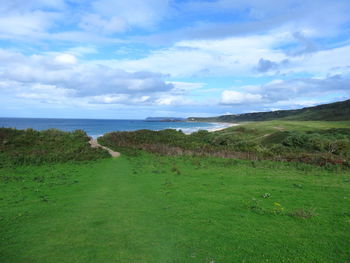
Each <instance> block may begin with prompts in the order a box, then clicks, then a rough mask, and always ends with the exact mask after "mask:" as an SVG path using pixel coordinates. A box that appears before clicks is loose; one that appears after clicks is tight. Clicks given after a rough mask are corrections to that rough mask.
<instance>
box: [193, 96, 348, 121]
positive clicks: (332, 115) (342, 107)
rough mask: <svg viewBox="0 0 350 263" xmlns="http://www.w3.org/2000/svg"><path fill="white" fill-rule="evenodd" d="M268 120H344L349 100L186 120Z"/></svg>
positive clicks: (346, 116)
mask: <svg viewBox="0 0 350 263" xmlns="http://www.w3.org/2000/svg"><path fill="white" fill-rule="evenodd" d="M269 120H298V121H346V120H350V100H345V101H340V102H335V103H330V104H323V105H318V106H314V107H307V108H302V109H298V110H279V111H269V112H254V113H244V114H234V115H222V116H218V117H209V118H197V117H190V118H188V119H187V121H203V122H244V121H269Z"/></svg>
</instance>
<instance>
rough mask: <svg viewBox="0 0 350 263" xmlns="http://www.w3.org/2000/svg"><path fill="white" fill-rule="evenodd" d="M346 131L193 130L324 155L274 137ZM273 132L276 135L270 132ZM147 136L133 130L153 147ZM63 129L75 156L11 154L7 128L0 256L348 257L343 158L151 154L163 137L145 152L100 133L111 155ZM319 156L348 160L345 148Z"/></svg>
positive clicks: (339, 136) (341, 135)
mask: <svg viewBox="0 0 350 263" xmlns="http://www.w3.org/2000/svg"><path fill="white" fill-rule="evenodd" d="M242 127H243V128H244V130H243V131H244V132H242V130H240V129H241V128H242ZM332 129H336V130H332ZM339 129H340V130H339ZM347 129H349V123H348V122H339V123H336V122H334V123H333V122H332V123H331V122H329V123H326V122H312V123H311V122H265V123H260V124H258V123H250V124H245V125H241V126H238V127H232V128H229V129H226V130H223V131H220V132H216V133H209V134H208V133H205V132H204V133H203V134H201V132H200V133H199V134H195V135H194V137H195V136H197V137H199V136H203V137H204V138H207V139H208V138H209V137H206V136H216V137H220V136H222V137H224V138H226V137H228V136H233V137H234V136H236V137H235V138H241V141H249V140H255V141H257V142H258V145H261V146H262V147H263V146H264V145H267V146H266V147H272V146H273V145H274V144H279V143H280V144H281V145H282V147H286V148H288V147H289V149H295V150H300V151H305V152H307V153H308V154H311V153H314V152H315V151H316V152H317V153H322V154H323V153H324V151H325V150H324V149H318V150H315V149H313V148H305V147H302V148H301V147H300V146H298V144H292V146H290V145H288V144H286V145H284V144H282V143H281V141H282V142H283V141H284V140H287V139H286V138H289V137H288V136H291V135H292V136H295V134H294V133H293V132H294V131H296V132H298V134H297V135H298V136H299V135H300V134H299V132H300V133H302V134H306V135H310V134H311V135H312V137H313V136H314V135H315V134H314V133H315V132H316V133H317V134H320V135H317V136H316V137H317V139H318V140H321V141H324V140H330V141H333V142H334V140H338V141H339V140H343V141H345V142H346V140H347V137H346V136H347V135H346V134H347ZM330 130H331V132H330ZM252 131H254V132H255V134H254V135H252V134H250V132H252ZM323 131H325V133H323ZM7 132H8V131H7ZM286 132H287V135H286V134H284V133H286ZM309 132H311V133H309ZM10 133H11V132H10ZM274 133H277V134H278V133H282V135H283V136H280V137H278V136H277V137H278V138H275V137H270V136H271V135H272V134H274ZM40 134H41V133H38V134H36V135H31V136H34V137H35V138H36V136H39V135H40ZM131 134H134V133H131ZM160 134H161V135H162V133H160ZM167 134H168V135H169V134H171V132H169V131H168V133H167ZM174 134H175V136H179V138H180V139H181V138H182V136H183V135H182V134H180V133H174ZM178 134H180V135H178ZM228 134H231V135H228ZM266 134H268V135H266ZM122 135H123V136H124V134H123V133H122ZM134 135H135V134H134ZM149 135H150V136H148V137H147V136H146V137H145V136H144V133H141V135H138V136H139V137H137V136H133V135H130V136H133V137H131V138H133V139H135V140H138V141H136V142H137V143H140V141H139V140H141V139H140V137H141V138H143V139H147V141H146V142H147V143H148V144H149V145H151V144H150V142H152V143H153V141H154V138H153V137H152V136H153V133H149ZM158 135H159V133H158ZM21 136H24V135H23V134H22V135H21ZM60 136H61V137H60V138H61V139H60V140H58V142H57V145H61V144H62V141H67V140H69V138H71V137H72V136H73V137H74V136H78V138H81V140H78V141H79V143H76V144H74V145H75V146H74V149H75V151H77V152H80V158H79V159H77V160H74V161H71V160H70V161H67V159H64V158H63V157H62V156H61V155H66V153H67V152H71V151H70V150H69V147H68V146H67V147H68V148H67V149H66V151H62V150H60V151H55V150H53V149H52V150H51V152H54V153H53V154H52V155H50V156H51V157H50V158H47V159H45V158H44V157H42V162H40V163H35V162H34V163H32V164H31V163H29V159H28V160H26V161H25V162H21V163H18V162H16V161H15V160H16V156H17V155H14V154H13V153H14V152H16V148H17V147H16V146H13V142H14V141H16V138H18V136H13V137H11V136H9V135H8V136H7V137H6V138H7V139H6V148H4V147H5V146H3V147H2V148H0V149H1V156H2V158H3V160H6V162H3V163H2V167H1V168H0V262H4V263H7V262H15V263H18V262H25V263H29V262H35V263H41V262H45V263H47V262H83V263H88V262H91V263H98V262H122V263H124V262H126V263H128V262H133V263H134V262H140V263H147V262H150V263H157V262H159V263H166V262H169V263H170V262H179V263H180V262H181V263H183V262H201V263H202V262H208V263H214V262H215V263H220V262H293V263H294V262H298V263H299V262H300V263H302V262H317V263H322V262H324V263H329V262H344V263H345V262H349V261H350V250H349V247H350V169H349V167H348V166H347V165H344V163H341V164H335V165H334V164H332V163H329V164H327V165H321V166H320V165H311V164H307V163H303V162H295V161H293V162H286V161H283V162H282V161H280V162H277V161H273V160H268V159H266V160H263V159H256V160H251V159H249V160H239V159H233V158H222V157H215V156H196V154H187V153H190V152H186V151H182V152H181V154H174V155H163V154H161V153H159V152H158V153H157V152H156V151H155V150H156V149H159V147H160V146H159V144H158V148H157V147H154V148H152V149H153V150H154V151H153V152H148V151H147V149H148V148H147V147H145V149H144V148H143V147H140V146H139V148H137V147H136V146H134V144H130V140H128V141H127V142H120V143H119V145H117V144H115V142H116V141H108V140H107V138H108V136H110V135H106V136H105V137H103V138H101V140H100V142H101V143H103V144H106V145H108V146H109V147H111V148H113V149H114V150H120V151H121V152H122V155H121V157H119V158H109V157H108V156H106V155H105V152H104V151H102V150H96V149H93V150H92V152H90V149H89V148H86V146H87V145H88V142H87V141H86V139H84V138H85V136H86V135H84V134H80V135H77V134H76V135H72V134H70V133H62V134H61V135H60ZM180 136H181V137H180ZM24 137H25V136H24ZM39 137H40V136H39ZM165 137H166V136H164V138H165ZM194 137H189V138H190V140H191V141H192V143H193V144H192V146H190V147H193V148H192V149H196V148H195V146H196V143H197V142H198V141H200V140H199V139H198V140H197V139H193V138H194ZM197 137H195V138H197ZM203 137H202V139H203ZM306 137H307V136H306ZM9 138H10V139H9ZM11 138H12V139H11ZM21 138H22V139H23V137H21ZM25 138H26V137H25ZM121 138H125V137H121ZM162 138H163V137H161V136H160V138H159V140H160V139H162ZM168 138H171V137H169V136H168ZM293 138H294V137H293ZM192 139H193V140H192ZM309 139H310V138H308V137H307V138H306V139H305V138H304V140H306V141H309ZM23 140H24V139H23ZM164 140H165V139H164ZM181 140H182V139H181ZM181 140H180V141H179V142H178V143H179V144H178V145H177V146H176V147H178V148H179V149H181V147H180V146H179V145H180V143H183V141H181ZM185 140H188V139H185ZM288 140H290V139H288ZM25 141H26V140H25ZM31 141H32V142H33V141H35V142H37V139H34V140H33V138H32V139H31ZM41 141H42V143H43V145H47V144H46V143H45V141H46V140H45V139H43V138H42V139H41ZM48 141H51V140H47V142H48ZM171 141H172V139H169V140H168V141H166V142H167V143H171ZM108 142H109V143H108ZM136 142H135V145H136ZM141 142H142V141H141ZM146 142H145V141H144V142H143V144H142V143H141V144H139V145H141V146H142V145H146ZM209 142H211V141H209ZM126 143H128V144H126ZM162 143H163V146H162V147H160V148H162V149H163V147H165V146H167V144H165V143H164V141H162ZM164 144H165V146H164ZM11 145H12V146H11ZM35 145H37V144H30V143H28V144H27V149H26V150H27V151H29V152H31V153H32V154H39V155H40V154H41V153H40V152H39V153H38V152H37V151H34V150H33V151H30V149H36V147H37V146H35ZM57 145H56V146H57ZM120 145H123V146H120ZM127 145H129V146H127ZM52 146H53V145H51V146H50V147H52ZM197 146H198V145H197ZM199 146H200V147H202V145H199ZM45 147H49V146H45ZM172 147H174V145H172ZM224 147H228V148H229V149H234V147H237V146H234V145H229V146H227V145H226V146H224ZM264 147H265V146H264ZM298 147H299V148H298ZM53 148H55V147H53ZM146 148H147V149H146ZM77 149H80V150H77ZM142 149H143V150H142ZM187 149H190V148H187ZM237 149H238V148H235V150H237ZM271 149H273V148H271ZM145 150H146V151H145ZM73 152H74V151H73ZM178 153H180V151H179V152H178ZM327 154H332V155H335V156H336V157H337V158H344V159H346V158H347V155H346V152H345V153H343V152H341V151H339V152H332V153H327ZM54 155H55V156H56V158H57V160H56V161H55V158H54V157H53V156H54ZM18 156H21V155H18ZM242 156H243V155H242ZM21 160H22V159H21Z"/></svg>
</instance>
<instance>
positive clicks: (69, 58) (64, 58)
mask: <svg viewBox="0 0 350 263" xmlns="http://www.w3.org/2000/svg"><path fill="white" fill-rule="evenodd" d="M54 61H55V62H57V63H63V64H76V63H77V58H76V57H75V56H73V55H71V54H61V55H57V56H56V57H55V58H54Z"/></svg>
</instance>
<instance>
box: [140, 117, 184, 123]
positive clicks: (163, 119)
mask: <svg viewBox="0 0 350 263" xmlns="http://www.w3.org/2000/svg"><path fill="white" fill-rule="evenodd" d="M145 121H156V122H182V121H186V119H185V118H177V117H148V118H146V119H145Z"/></svg>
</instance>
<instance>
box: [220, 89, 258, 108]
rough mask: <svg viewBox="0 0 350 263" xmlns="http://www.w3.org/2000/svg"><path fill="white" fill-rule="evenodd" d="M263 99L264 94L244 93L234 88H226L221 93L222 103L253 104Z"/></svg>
mask: <svg viewBox="0 0 350 263" xmlns="http://www.w3.org/2000/svg"><path fill="white" fill-rule="evenodd" d="M261 101H262V95H260V94H251V93H243V92H238V91H234V90H224V91H223V92H222V94H221V101H220V103H221V104H224V105H235V104H251V103H257V102H261Z"/></svg>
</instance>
